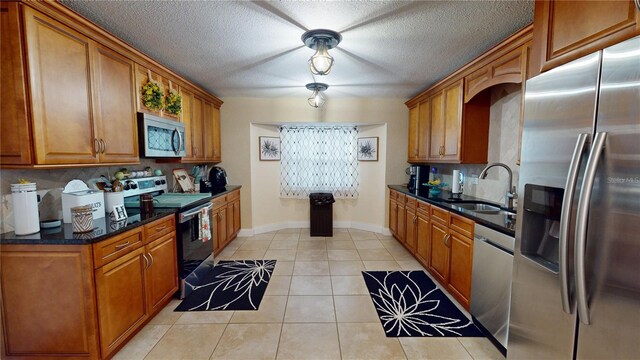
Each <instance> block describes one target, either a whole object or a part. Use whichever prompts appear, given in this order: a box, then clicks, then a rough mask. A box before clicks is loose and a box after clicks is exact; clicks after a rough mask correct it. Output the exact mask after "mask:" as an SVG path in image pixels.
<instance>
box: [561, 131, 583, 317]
mask: <svg viewBox="0 0 640 360" xmlns="http://www.w3.org/2000/svg"><path fill="white" fill-rule="evenodd" d="M588 138H589V134H586V133H582V134H580V135H578V139H577V140H576V146H575V148H574V149H573V156H572V157H571V163H570V165H569V172H568V174H567V182H566V184H565V186H564V189H565V190H564V199H562V212H561V215H560V234H559V235H558V238H559V242H560V256H559V262H560V264H559V265H560V269H559V273H560V274H559V275H560V295H561V301H562V310H563V311H564V312H566V313H567V314H571V313H572V312H573V309H571V295H570V294H569V224H570V223H571V205H572V204H573V195H574V193H575V191H576V182H577V181H578V170H579V168H580V162H581V161H582V153H583V152H584V147H585V145H586V144H587V139H588Z"/></svg>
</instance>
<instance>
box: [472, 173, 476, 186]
mask: <svg viewBox="0 0 640 360" xmlns="http://www.w3.org/2000/svg"><path fill="white" fill-rule="evenodd" d="M471 184H473V185H478V175H476V174H473V175H471Z"/></svg>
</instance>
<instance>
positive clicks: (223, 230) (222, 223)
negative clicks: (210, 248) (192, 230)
mask: <svg viewBox="0 0 640 360" xmlns="http://www.w3.org/2000/svg"><path fill="white" fill-rule="evenodd" d="M216 225H217V226H218V229H217V231H216V232H217V234H218V241H219V242H220V248H221V249H222V248H223V247H224V246H225V245H226V244H227V238H228V236H229V235H228V234H227V207H226V206H224V207H222V208H220V210H218V224H216Z"/></svg>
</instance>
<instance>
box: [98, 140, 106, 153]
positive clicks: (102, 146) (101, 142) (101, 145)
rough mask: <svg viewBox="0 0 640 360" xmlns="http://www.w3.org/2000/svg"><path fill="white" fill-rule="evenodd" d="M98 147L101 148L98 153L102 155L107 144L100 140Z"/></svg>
mask: <svg viewBox="0 0 640 360" xmlns="http://www.w3.org/2000/svg"><path fill="white" fill-rule="evenodd" d="M100 147H101V148H102V150H101V151H100V152H101V153H103V154H104V152H105V151H107V143H106V142H104V140H102V139H100Z"/></svg>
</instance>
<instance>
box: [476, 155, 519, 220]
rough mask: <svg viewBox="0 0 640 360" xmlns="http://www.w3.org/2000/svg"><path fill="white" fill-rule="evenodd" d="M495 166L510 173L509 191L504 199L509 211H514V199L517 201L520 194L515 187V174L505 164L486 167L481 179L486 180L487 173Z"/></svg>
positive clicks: (493, 164)
mask: <svg viewBox="0 0 640 360" xmlns="http://www.w3.org/2000/svg"><path fill="white" fill-rule="evenodd" d="M494 166H501V167H503V168H505V169H507V172H508V173H509V188H508V190H507V195H506V197H505V199H504V206H505V207H506V208H508V209H512V208H513V199H517V198H518V194H517V193H516V187H515V185H513V173H512V172H511V169H510V168H509V167H508V166H507V165H505V164H503V163H492V164H489V165H487V167H485V168H484V169H482V172H481V173H480V179H485V178H486V177H487V172H488V171H489V169H491V168H492V167H494Z"/></svg>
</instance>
